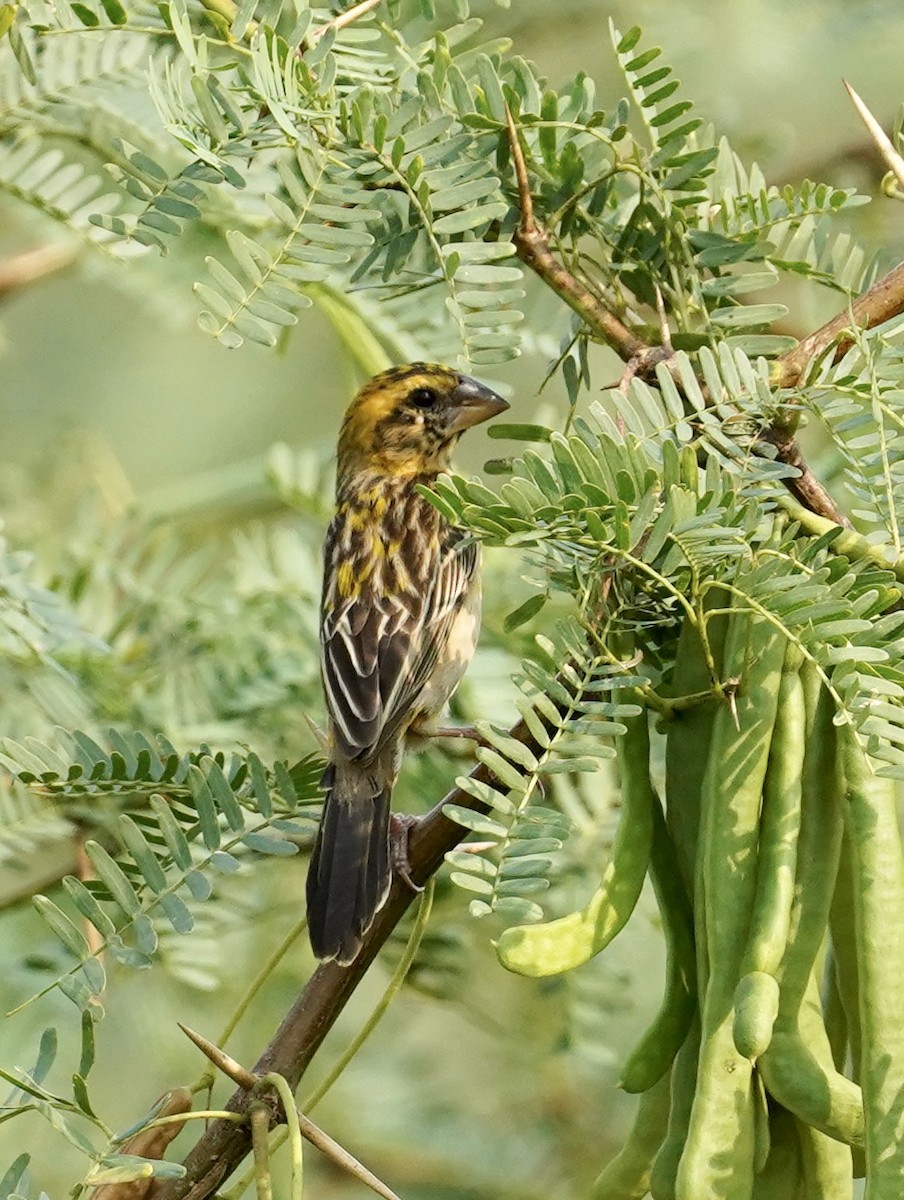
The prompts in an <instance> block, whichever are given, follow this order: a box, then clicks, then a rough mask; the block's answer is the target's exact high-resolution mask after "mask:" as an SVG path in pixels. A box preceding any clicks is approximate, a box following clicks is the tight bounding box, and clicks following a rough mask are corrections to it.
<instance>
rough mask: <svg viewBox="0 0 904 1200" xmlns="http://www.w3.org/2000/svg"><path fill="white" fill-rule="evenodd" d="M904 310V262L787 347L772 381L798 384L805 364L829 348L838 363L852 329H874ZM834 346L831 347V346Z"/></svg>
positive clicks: (777, 383) (851, 343) (850, 340)
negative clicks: (848, 304) (792, 346)
mask: <svg viewBox="0 0 904 1200" xmlns="http://www.w3.org/2000/svg"><path fill="white" fill-rule="evenodd" d="M902 312H904V263H899V264H898V265H897V266H896V267H894V268H893V269H892V270H891V271H889V272H888V274H887V275H883V276H882V278H881V279H879V280H877V282H876V283H874V284H873V286H872V287H871V288H869V289H868V290H867V291H865V292H864V293H863V295H862V296H858V297H857V299H856V300H855V301H854V302H853V304H851V305H850V307H848V308H846V309H844V310H843V311H842V312H840V313H838V314H837V316H834V317H832V319H831V321H826V323H825V325H820V327H819V329H816V330H814V331H813V333H811V334H809V335H808V336H807V337H805V338H803V339H802V340H801V341H799V342H798V343H797V345H796V346H795V347H794V348H793V349H792V350H787V351H786V352H785V353H784V354H782V355H781V356H780V357H779V358H777V359H776V360H775V363H774V364H773V375H772V382H773V383H774V384H775V385H776V386H777V387H786V388H790V387H794V385H795V384H797V383H799V382H800V380H801V378H802V376H803V373H804V371H805V370H806V369H807V364H808V363H809V362H811V361H812V359H814V358H818V357H820V356H821V355H823V354H825V353H827V351H829V350H830V349H831V350H832V361H833V362H838V360H839V359H840V358H842V357H843V356H844V355H845V354H846V353H847V352H848V350H850V348H851V346H852V345H853V341H854V339H853V337H852V336H851V332H850V331H851V330H852V329H855V328H858V327H859V328H860V329H874V328H875V326H876V325H882V324H883V323H884V322H885V321H890V320H891V319H892V317H897V316H899V315H900V314H901V313H902ZM833 347H834V348H833Z"/></svg>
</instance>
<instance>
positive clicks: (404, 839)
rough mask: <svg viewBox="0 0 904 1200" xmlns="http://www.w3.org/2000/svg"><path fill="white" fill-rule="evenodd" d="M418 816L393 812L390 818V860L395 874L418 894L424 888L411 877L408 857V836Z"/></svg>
mask: <svg viewBox="0 0 904 1200" xmlns="http://www.w3.org/2000/svg"><path fill="white" fill-rule="evenodd" d="M417 823H418V818H417V817H414V816H411V815H410V814H406V813H393V814H392V816H391V817H390V818H389V861H390V863H391V864H392V871H393V874H394V875H398V877H399V879H401V880H403V882H404V883H406V884H407V885H408V887H410V888H411V890H412V891H413V892H416V893H417V894H418V895H420V893H421V892H422V891H423V890H424V889H423V887H421V885H420V884H418V883H415V882H414V880H413V879H412V878H411V862H410V860H409V858H408V838H409V835H410V833H411V830H412V829H413V828H414V826H415V825H417Z"/></svg>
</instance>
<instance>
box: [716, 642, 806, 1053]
mask: <svg viewBox="0 0 904 1200" xmlns="http://www.w3.org/2000/svg"><path fill="white" fill-rule="evenodd" d="M802 665H803V655H802V654H801V652H800V650H799V649H798V648H797V647H796V646H793V645H789V646H788V647H787V649H786V651H785V661H784V664H783V666H782V680H781V686H780V688H779V698H778V712H777V714H776V719H775V727H774V729H773V732H772V743H771V745H770V747H769V763H768V766H767V768H766V778H765V781H764V783H763V809H762V814H761V817H760V839H759V858H758V862H757V880H756V900H755V902H754V908H753V921H752V925H751V935H750V941H749V942H748V945H747V949H746V951H745V953H744V961H743V963H742V966H741V971H742V978H741V981H740V983H739V984H738V989H737V991H736V993H735V1001H736V1004H735V1009H736V1012H735V1030H734V1033H735V1044H736V1045H737V1047H738V1049H739V1050H740V1051H741V1053H742V1054H744V1055H746V1056H747V1057H751V1056H752V1057H757V1056H758V1055H759V1054H762V1053H763V1051H764V1050H765V1049H766V1047H767V1046H768V1044H769V1041H768V1039H769V1036H771V1022H770V1021H769V1020H768V1018H769V1016H770V1015H771V1019H772V1020H774V1019H775V1017H776V1015H777V1008H778V1003H777V1002H778V985H777V984H774V985H770V983H769V980H770V978H771V977H773V976H774V975H775V973H776V971H777V969H778V967H779V964H780V963H781V961H782V955H783V954H784V952H785V946H786V944H787V941H788V932H789V930H790V928H791V909H792V905H793V902H794V882H795V874H796V870H797V842H798V835H799V833H800V806H801V784H802V777H803V770H804V748H805V746H806V725H807V715H806V707H805V701H804V685H803V682H802V680H801V676H800V670H801V666H802ZM742 996H743V1003H741V998H742Z"/></svg>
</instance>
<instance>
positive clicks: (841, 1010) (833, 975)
mask: <svg viewBox="0 0 904 1200" xmlns="http://www.w3.org/2000/svg"><path fill="white" fill-rule="evenodd" d="M842 853H844V849H843V847H842ZM839 874H840V868H839ZM829 927H830V928H831V921H830V922H829ZM822 1011H823V1019H824V1021H825V1027H826V1033H827V1034H828V1037H829V1045H830V1046H831V1049H832V1062H833V1063H834V1064H835V1070H836V1071H843V1070H844V1068H845V1065H846V1063H847V1051H848V1037H849V1032H848V1019H847V1013H846V1012H845V1007H844V1001H843V1000H842V998H841V992H840V991H839V989H838V967H837V960H836V958H835V952H834V949H833V948H832V947H831V946H830V947H829V951H828V953H827V955H826V961H825V968H824V970H823V980H822Z"/></svg>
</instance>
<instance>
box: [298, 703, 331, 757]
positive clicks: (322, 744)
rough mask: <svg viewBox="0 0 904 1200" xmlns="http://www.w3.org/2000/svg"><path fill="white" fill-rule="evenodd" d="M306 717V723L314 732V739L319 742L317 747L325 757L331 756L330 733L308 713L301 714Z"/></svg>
mask: <svg viewBox="0 0 904 1200" xmlns="http://www.w3.org/2000/svg"><path fill="white" fill-rule="evenodd" d="M301 715H302V716H303V717H304V720H305V724H306V725H307V727H308V729H310V731H311V733H312V734H313V737H314V741H315V742H316V743H317V748H318V750H319V751H320V753H321V754H322V755H323V757H324V758H329V757H330V735H329V734H328V733H327V732H326V730H325V729H321V728H320V726H319V725H318V724H317V722H316V721H312V720H311V718H310V717H309V716H308V714H307V713H302V714H301Z"/></svg>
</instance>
